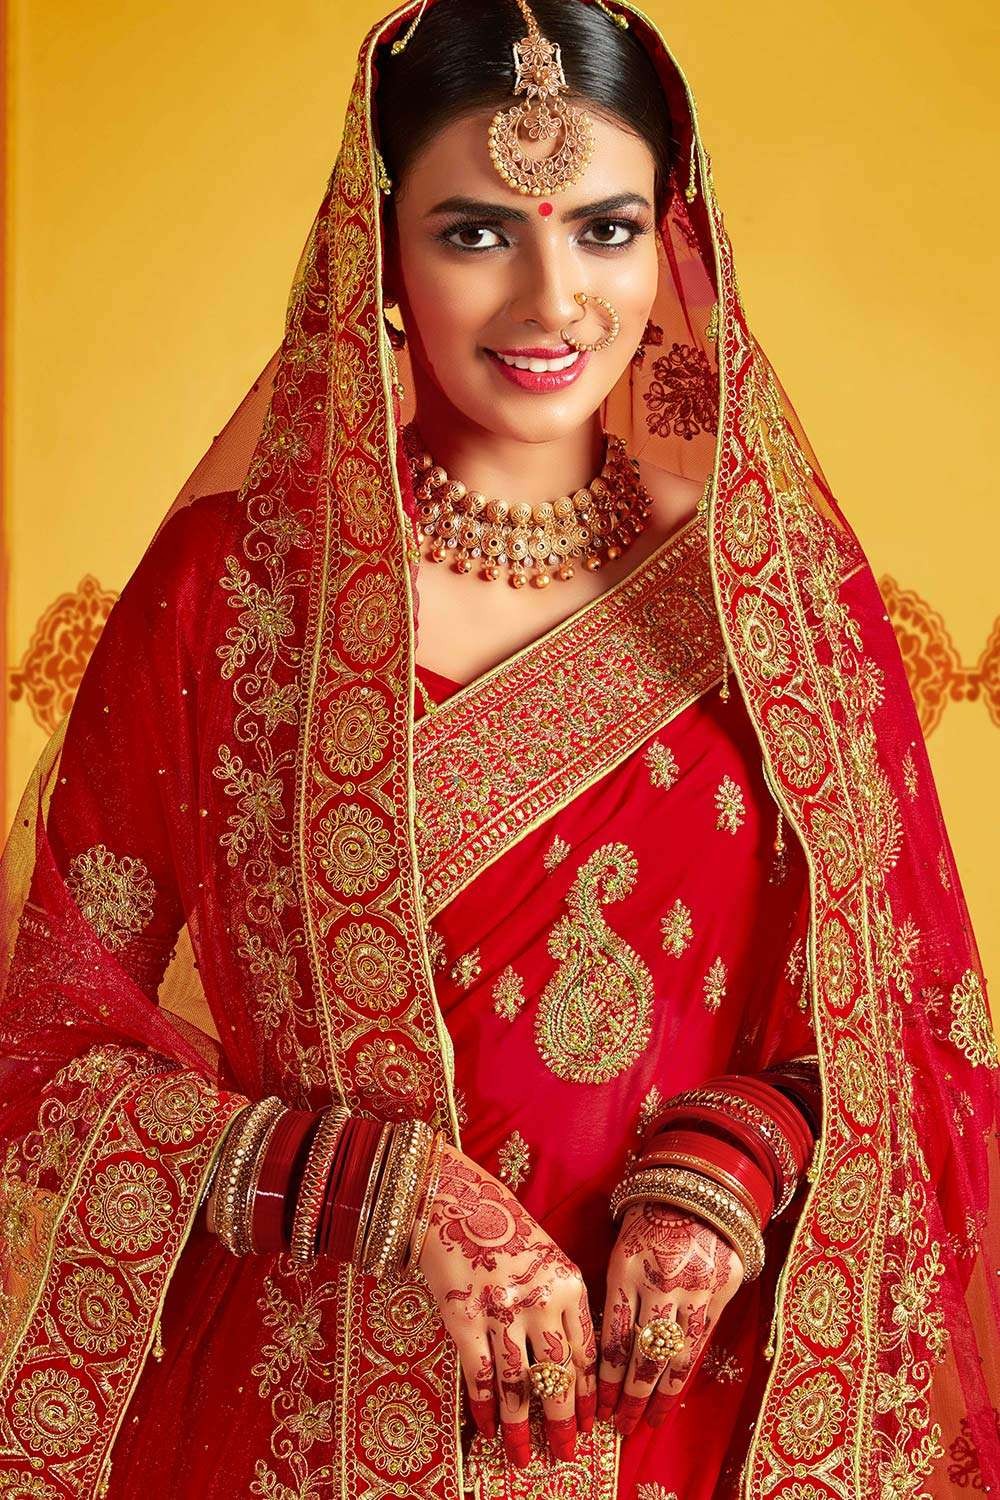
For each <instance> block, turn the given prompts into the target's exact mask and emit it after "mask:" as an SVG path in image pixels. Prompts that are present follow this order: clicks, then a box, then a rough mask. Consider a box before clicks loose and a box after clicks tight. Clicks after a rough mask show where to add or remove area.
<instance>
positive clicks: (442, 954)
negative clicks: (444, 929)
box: [426, 922, 448, 974]
mask: <svg viewBox="0 0 1000 1500" xmlns="http://www.w3.org/2000/svg"><path fill="white" fill-rule="evenodd" d="M426 932H427V953H428V956H429V958H430V961H431V969H432V971H433V972H434V973H435V974H437V973H440V971H441V970H442V969H443V968H444V967H445V965H446V964H447V962H448V948H447V944H446V943H445V940H444V937H443V936H442V934H441V933H440V932H438V930H437V928H436V927H433V926H431V924H430V923H429V922H428V924H427V928H426Z"/></svg>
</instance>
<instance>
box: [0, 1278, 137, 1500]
mask: <svg viewBox="0 0 1000 1500" xmlns="http://www.w3.org/2000/svg"><path fill="white" fill-rule="evenodd" d="M58 1307H59V1314H60V1317H61V1318H62V1321H63V1326H64V1328H65V1329H66V1332H67V1333H68V1335H69V1337H70V1338H71V1339H72V1340H73V1343H74V1344H76V1346H77V1348H79V1349H86V1350H88V1351H89V1352H90V1353H93V1354H100V1355H107V1354H114V1353H115V1352H116V1351H117V1350H118V1349H120V1348H121V1347H122V1345H123V1344H126V1343H127V1342H128V1341H129V1339H130V1338H131V1337H132V1335H133V1332H134V1329H135V1318H134V1317H133V1315H132V1311H131V1308H130V1307H129V1301H128V1297H127V1296H126V1294H125V1291H124V1289H123V1288H122V1287H121V1286H120V1285H119V1283H118V1282H117V1281H116V1280H115V1278H114V1277H113V1276H112V1275H111V1273H110V1272H109V1271H101V1270H99V1269H97V1268H96V1267H94V1266H82V1267H80V1268H79V1269H78V1270H76V1271H73V1272H72V1273H71V1274H70V1276H69V1277H67V1279H66V1281H65V1282H64V1283H63V1285H62V1286H61V1287H60V1289H59V1296H58ZM2 1493H3V1490H2V1486H0V1494H2Z"/></svg>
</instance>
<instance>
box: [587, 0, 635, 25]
mask: <svg viewBox="0 0 1000 1500" xmlns="http://www.w3.org/2000/svg"><path fill="white" fill-rule="evenodd" d="M594 3H595V4H596V6H597V8H598V10H603V12H604V14H605V15H606V16H607V17H608V19H609V20H611V21H614V23H615V25H616V26H620V27H621V28H622V30H623V31H628V19H627V17H625V16H623V15H621V14H620V13H619V12H618V11H614V10H609V9H608V7H607V6H606V5H605V3H604V0H594Z"/></svg>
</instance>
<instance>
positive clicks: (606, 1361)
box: [597, 1259, 638, 1421]
mask: <svg viewBox="0 0 1000 1500" xmlns="http://www.w3.org/2000/svg"><path fill="white" fill-rule="evenodd" d="M611 1264H612V1266H613V1265H614V1260H613V1259H612V1263H611ZM637 1300H638V1298H637V1293H636V1292H635V1291H634V1290H628V1289H626V1287H625V1286H623V1285H622V1283H621V1282H620V1281H619V1280H618V1278H617V1276H615V1275H614V1274H613V1272H612V1271H611V1270H609V1272H608V1292H607V1297H606V1299H605V1303H604V1317H603V1319H602V1321H601V1362H600V1367H599V1369H598V1373H597V1418H598V1420H599V1421H602V1420H603V1421H607V1420H608V1419H609V1418H610V1417H611V1416H612V1415H613V1413H614V1410H615V1408H616V1406H617V1405H618V1398H619V1394H620V1392H621V1388H622V1381H623V1380H624V1378H625V1371H626V1370H627V1369H628V1362H629V1360H630V1359H631V1357H632V1325H633V1324H634V1322H635V1310H636V1304H637Z"/></svg>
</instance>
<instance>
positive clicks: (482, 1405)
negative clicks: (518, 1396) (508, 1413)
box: [458, 1331, 499, 1437]
mask: <svg viewBox="0 0 1000 1500" xmlns="http://www.w3.org/2000/svg"><path fill="white" fill-rule="evenodd" d="M458 1356H459V1359H460V1361H461V1364H462V1373H463V1375H464V1376H465V1384H466V1386H467V1388H468V1393H469V1411H470V1412H471V1414H472V1420H473V1421H474V1422H475V1424H476V1427H477V1428H478V1430H479V1431H480V1432H481V1433H482V1434H483V1436H484V1437H496V1433H497V1421H498V1420H499V1413H498V1411H497V1381H496V1369H495V1367H494V1363H493V1350H492V1348H491V1347H490V1341H489V1339H488V1337H487V1336H486V1333H485V1331H484V1332H483V1333H482V1334H480V1335H475V1334H473V1335H471V1336H470V1337H469V1338H467V1339H466V1340H464V1341H463V1342H462V1343H461V1344H459V1345H458Z"/></svg>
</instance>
